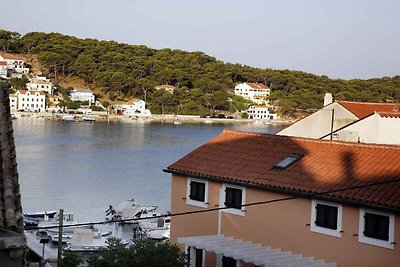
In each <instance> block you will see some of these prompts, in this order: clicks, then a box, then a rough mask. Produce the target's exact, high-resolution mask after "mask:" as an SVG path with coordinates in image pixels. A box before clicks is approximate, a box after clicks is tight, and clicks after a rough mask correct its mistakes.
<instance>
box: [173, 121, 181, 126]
mask: <svg viewBox="0 0 400 267" xmlns="http://www.w3.org/2000/svg"><path fill="white" fill-rule="evenodd" d="M174 124H175V125H181V124H182V122H180V121H174Z"/></svg>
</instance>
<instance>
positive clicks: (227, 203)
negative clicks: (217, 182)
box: [220, 184, 246, 216]
mask: <svg viewBox="0 0 400 267" xmlns="http://www.w3.org/2000/svg"><path fill="white" fill-rule="evenodd" d="M221 190H222V192H221V194H220V195H221V201H220V207H228V208H229V209H223V210H222V211H224V212H227V213H232V214H235V215H240V216H244V212H245V208H244V207H242V206H243V205H244V204H245V199H246V188H245V187H243V186H238V185H231V184H223V185H222V189H221Z"/></svg>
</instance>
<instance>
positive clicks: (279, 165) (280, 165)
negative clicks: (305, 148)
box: [274, 155, 301, 169]
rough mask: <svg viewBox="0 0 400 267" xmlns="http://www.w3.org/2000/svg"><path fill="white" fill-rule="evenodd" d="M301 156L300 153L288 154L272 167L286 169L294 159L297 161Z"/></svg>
mask: <svg viewBox="0 0 400 267" xmlns="http://www.w3.org/2000/svg"><path fill="white" fill-rule="evenodd" d="M300 158H301V156H300V155H288V156H286V157H285V158H284V159H282V160H281V161H279V162H278V163H277V164H275V165H274V168H277V169H286V168H287V167H289V166H290V165H292V164H293V163H295V162H296V161H298V160H299V159H300Z"/></svg>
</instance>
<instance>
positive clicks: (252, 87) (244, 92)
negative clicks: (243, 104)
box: [234, 83, 271, 104]
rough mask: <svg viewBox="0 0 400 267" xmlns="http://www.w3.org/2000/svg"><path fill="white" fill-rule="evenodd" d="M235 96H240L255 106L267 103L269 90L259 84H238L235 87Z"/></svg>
mask: <svg viewBox="0 0 400 267" xmlns="http://www.w3.org/2000/svg"><path fill="white" fill-rule="evenodd" d="M234 91H235V95H239V96H242V97H243V98H245V99H249V100H251V101H253V102H255V103H257V104H262V103H263V102H267V101H268V97H269V95H270V94H271V89H270V88H269V87H268V86H266V85H264V84H261V83H240V84H238V85H236V86H235V90H234Z"/></svg>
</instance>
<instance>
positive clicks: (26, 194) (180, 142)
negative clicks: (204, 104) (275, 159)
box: [13, 118, 278, 221]
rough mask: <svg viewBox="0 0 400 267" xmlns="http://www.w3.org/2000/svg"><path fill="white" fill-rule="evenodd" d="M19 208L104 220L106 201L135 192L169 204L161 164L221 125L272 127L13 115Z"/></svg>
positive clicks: (139, 197)
mask: <svg viewBox="0 0 400 267" xmlns="http://www.w3.org/2000/svg"><path fill="white" fill-rule="evenodd" d="M13 125H14V136H15V140H16V145H17V162H18V171H19V176H20V184H21V193H22V204H23V209H24V212H33V211H43V210H57V209H60V208H63V209H64V210H65V211H71V212H74V213H75V216H76V218H78V220H80V221H89V220H90V221H94V220H103V219H104V217H105V216H104V211H105V210H106V209H107V207H108V205H109V204H118V203H119V202H121V201H122V200H125V199H130V198H134V199H135V200H136V201H137V202H138V203H140V204H148V205H158V206H159V208H160V211H166V210H168V209H169V207H170V179H171V177H170V176H171V175H170V174H166V173H163V172H162V169H163V168H165V167H167V166H168V165H169V164H171V163H173V162H174V161H176V160H177V159H179V158H181V157H182V156H184V155H186V154H187V153H189V152H190V151H192V150H193V149H194V148H196V147H198V146H200V145H201V144H203V143H205V142H206V141H208V140H209V139H211V138H212V137H214V136H216V135H218V134H219V133H220V132H221V131H222V130H223V129H224V128H230V129H238V130H247V131H259V132H266V133H275V132H276V131H278V128H275V127H271V126H270V127H265V126H263V127H262V126H261V127H260V126H257V127H255V126H254V125H253V124H249V125H233V124H232V125H203V124H182V125H173V124H159V123H146V124H143V123H142V124H136V123H118V122H109V123H107V122H96V123H74V122H64V121H51V120H43V119H31V118H19V119H17V120H14V121H13Z"/></svg>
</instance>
